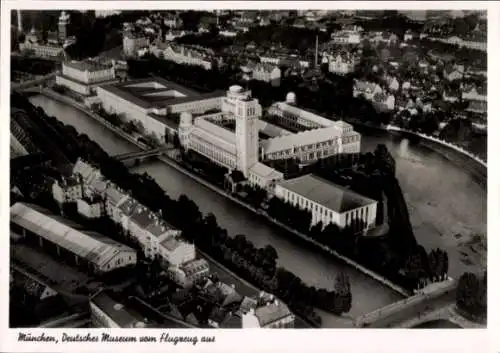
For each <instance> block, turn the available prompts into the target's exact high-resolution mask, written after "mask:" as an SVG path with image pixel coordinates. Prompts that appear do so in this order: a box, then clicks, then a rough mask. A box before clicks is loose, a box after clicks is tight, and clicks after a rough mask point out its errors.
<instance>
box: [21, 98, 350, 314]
mask: <svg viewBox="0 0 500 353" xmlns="http://www.w3.org/2000/svg"><path fill="white" fill-rule="evenodd" d="M12 102H13V104H14V107H16V108H18V109H24V110H25V111H26V112H27V114H30V115H32V118H34V119H39V120H40V121H42V122H43V125H45V129H50V130H52V131H53V132H54V136H55V137H60V138H56V139H55V140H56V141H55V143H56V144H57V147H58V148H59V150H60V153H62V154H64V155H65V156H66V157H67V159H68V160H69V161H70V162H71V163H75V162H76V160H77V159H78V158H83V159H84V160H86V161H88V162H90V163H92V164H94V165H96V167H98V168H100V170H101V172H102V174H103V175H104V176H105V177H106V178H107V179H109V180H112V181H113V182H115V183H116V184H117V186H119V187H120V188H122V189H124V190H129V192H131V194H132V196H133V197H134V198H135V199H136V200H137V201H138V202H140V203H142V204H143V205H145V206H146V207H148V208H149V209H150V210H152V211H153V212H156V213H158V214H161V215H162V217H163V218H164V219H165V221H167V222H168V223H170V224H172V225H173V226H174V227H176V228H178V229H180V230H182V232H183V234H184V237H185V238H186V239H188V240H191V241H193V242H194V243H195V244H196V246H197V247H198V248H200V249H201V250H203V251H206V252H207V253H209V254H210V255H211V256H213V257H214V258H216V259H217V260H218V261H221V263H223V264H225V265H226V266H227V267H229V268H231V269H232V270H234V271H235V272H237V273H238V274H239V275H240V276H242V277H243V278H245V279H247V280H249V281H251V282H253V283H255V284H256V285H257V286H258V287H260V288H263V289H265V290H267V291H269V292H271V293H275V294H276V295H278V296H279V297H280V298H283V300H285V302H287V303H288V305H290V306H291V307H292V310H293V308H295V310H302V311H303V312H308V313H311V310H310V308H311V307H320V308H322V309H325V310H329V311H332V312H334V313H336V314H339V315H340V314H342V313H344V312H347V311H349V310H350V305H347V304H348V303H350V301H351V299H349V298H350V297H349V298H348V297H347V294H346V293H347V292H349V291H348V290H344V291H343V292H342V293H343V294H339V293H336V292H334V291H326V290H322V289H317V288H315V287H311V286H307V285H306V284H305V283H303V282H302V280H301V279H300V278H298V277H296V276H295V275H294V274H292V273H291V272H289V271H287V270H285V269H283V268H280V267H278V266H277V252H276V250H274V249H273V248H272V247H271V246H266V247H264V248H260V249H259V248H256V247H255V246H254V245H253V244H252V243H251V242H250V241H248V240H247V238H246V237H245V236H242V235H240V236H235V237H229V236H228V234H227V231H226V230H225V229H222V228H221V227H220V226H219V225H218V224H217V221H216V218H215V216H214V215H211V214H210V215H207V216H203V215H202V213H201V212H200V210H199V208H198V206H197V205H196V204H195V203H194V202H193V201H192V200H190V199H189V198H188V197H186V196H184V195H181V196H180V197H179V198H178V199H177V200H174V199H172V198H170V197H169V196H168V195H166V194H165V192H164V191H163V189H162V188H161V187H160V186H159V185H158V184H157V183H156V181H155V180H154V179H153V178H151V177H150V176H149V175H147V174H142V175H139V174H133V173H131V172H129V170H128V169H127V167H125V166H124V165H123V164H122V163H121V162H119V161H117V160H115V159H114V158H112V157H110V156H109V155H108V154H107V153H106V152H105V151H103V150H102V148H101V147H100V146H99V145H98V144H96V143H95V142H93V141H92V140H90V139H89V138H88V136H86V135H83V134H79V133H78V132H77V131H76V130H75V129H74V128H73V127H71V126H67V125H64V124H63V123H61V122H59V121H58V120H57V119H55V118H52V117H48V116H46V115H45V114H44V112H43V110H42V111H41V112H39V111H37V110H36V109H37V108H35V107H33V106H32V104H31V103H30V102H29V101H28V100H27V99H26V98H25V97H23V96H17V97H16V99H13V100H12ZM37 114H42V116H40V117H39V118H37V117H36V116H37ZM283 278H284V280H283ZM290 278H293V281H290V280H289V279H290ZM291 282H292V283H291ZM342 283H344V284H345V283H346V280H345V278H344V279H343V280H342ZM292 285H293V290H291V288H292ZM325 298H326V299H328V300H326V301H325V300H324V299H325ZM311 315H312V314H311ZM314 317H315V319H314V320H316V321H318V320H319V319H318V317H316V316H314Z"/></svg>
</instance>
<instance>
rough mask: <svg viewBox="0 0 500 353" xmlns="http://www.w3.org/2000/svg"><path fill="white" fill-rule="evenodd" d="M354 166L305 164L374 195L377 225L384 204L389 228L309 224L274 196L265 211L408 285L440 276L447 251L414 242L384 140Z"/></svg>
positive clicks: (306, 215)
mask: <svg viewBox="0 0 500 353" xmlns="http://www.w3.org/2000/svg"><path fill="white" fill-rule="evenodd" d="M356 167H357V168H356V171H354V170H353V169H349V168H346V169H345V170H343V171H342V172H341V169H339V168H337V167H335V166H334V164H331V163H324V162H318V163H316V165H313V166H312V168H308V172H313V173H315V174H318V175H320V176H322V177H324V178H326V179H328V180H330V181H332V182H334V183H338V184H341V185H344V186H349V187H350V188H351V189H352V190H354V191H356V192H358V193H360V194H362V195H365V196H368V197H370V198H372V199H373V200H376V201H377V202H378V207H377V216H376V222H375V223H376V224H377V225H380V224H382V223H383V221H384V218H385V217H384V209H387V219H388V223H389V231H388V233H387V234H386V235H383V236H381V237H380V238H371V237H364V236H363V230H364V229H365V227H366V224H365V223H364V222H363V221H361V220H353V221H352V222H351V224H350V225H349V226H347V227H344V228H341V227H339V226H337V225H336V224H333V223H330V224H328V225H326V226H325V225H324V224H322V223H321V222H318V223H316V224H314V225H313V224H311V219H312V216H311V213H310V212H309V211H307V210H306V209H303V208H300V207H298V206H297V205H293V204H291V203H287V202H284V201H283V200H281V199H279V198H277V197H274V198H272V199H271V200H270V202H269V207H268V210H267V212H268V214H269V215H270V216H271V217H273V218H275V219H277V220H279V221H280V222H283V223H284V224H286V225H288V226H290V227H292V228H293V229H295V230H297V231H299V232H301V233H303V234H306V235H308V236H309V237H311V238H312V239H313V240H315V241H317V242H319V243H321V244H323V245H326V246H327V247H329V248H330V249H332V250H334V251H337V252H339V253H341V254H343V255H345V256H348V257H350V258H352V259H353V260H355V261H357V262H359V263H361V264H363V265H364V266H366V267H368V268H370V269H372V270H374V271H376V272H379V273H380V274H381V275H383V276H385V277H386V278H388V279H390V280H392V281H393V282H396V283H398V284H400V285H401V286H403V287H405V288H407V289H408V290H410V291H411V290H414V289H416V288H419V287H422V286H423V285H425V284H427V283H428V282H430V281H439V280H443V279H445V278H446V276H447V273H448V254H447V253H446V252H445V251H443V250H441V249H439V248H438V249H433V250H431V251H430V253H427V252H426V250H425V249H424V248H423V247H422V246H420V245H419V244H418V243H417V241H416V239H415V236H414V234H413V228H412V225H411V220H410V216H409V212H408V209H407V205H406V201H405V199H404V196H403V192H402V190H401V187H400V185H399V182H398V180H397V178H396V176H395V172H396V164H395V161H394V158H393V157H392V156H391V155H390V153H389V151H388V150H387V148H386V146H384V145H379V146H377V148H376V149H375V151H374V152H373V153H366V154H364V155H362V156H361V157H360V158H359V159H358V161H357V162H356ZM343 176H349V178H348V179H346V178H343Z"/></svg>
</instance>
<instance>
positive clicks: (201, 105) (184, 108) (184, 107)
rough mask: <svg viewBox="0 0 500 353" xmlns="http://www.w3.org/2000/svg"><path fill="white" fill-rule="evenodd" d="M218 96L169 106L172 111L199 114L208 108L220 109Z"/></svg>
mask: <svg viewBox="0 0 500 353" xmlns="http://www.w3.org/2000/svg"><path fill="white" fill-rule="evenodd" d="M220 107H221V101H220V98H218V97H216V98H208V99H203V100H199V101H194V102H189V103H181V104H175V105H172V106H171V112H172V113H182V112H191V113H193V114H201V113H204V112H206V111H207V110H210V109H220Z"/></svg>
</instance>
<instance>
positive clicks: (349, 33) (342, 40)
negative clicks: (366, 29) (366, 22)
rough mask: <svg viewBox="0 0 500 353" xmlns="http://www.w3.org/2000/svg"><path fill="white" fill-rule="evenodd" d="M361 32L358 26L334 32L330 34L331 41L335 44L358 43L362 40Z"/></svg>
mask: <svg viewBox="0 0 500 353" xmlns="http://www.w3.org/2000/svg"><path fill="white" fill-rule="evenodd" d="M361 32H362V29H361V28H360V27H355V28H353V29H350V30H341V31H337V32H334V33H332V36H331V38H332V42H333V43H335V44H360V43H361V40H362V36H361Z"/></svg>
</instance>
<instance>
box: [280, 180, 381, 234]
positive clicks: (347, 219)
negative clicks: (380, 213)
mask: <svg viewBox="0 0 500 353" xmlns="http://www.w3.org/2000/svg"><path fill="white" fill-rule="evenodd" d="M275 194H276V196H277V197H279V198H281V199H282V200H284V201H286V202H289V203H290V204H292V205H294V206H296V207H300V208H302V209H305V210H308V211H310V212H311V215H312V221H311V224H312V225H314V224H317V223H319V222H321V223H322V224H323V225H324V226H326V225H327V224H329V223H333V224H336V225H338V226H339V227H341V228H344V227H348V226H353V227H355V229H356V230H357V231H366V230H368V229H369V228H372V227H373V226H374V225H375V218H376V214H377V201H374V200H371V199H369V198H367V197H364V196H361V195H359V194H357V193H355V192H353V191H351V190H349V189H347V188H344V187H341V186H339V185H336V184H333V183H330V182H328V181H325V180H323V179H321V178H319V177H317V176H314V175H312V174H308V175H304V176H301V177H298V178H295V179H289V180H285V181H282V182H279V183H278V184H277V185H276V190H275ZM356 220H360V221H363V223H364V224H363V225H362V224H360V223H358V222H356Z"/></svg>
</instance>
